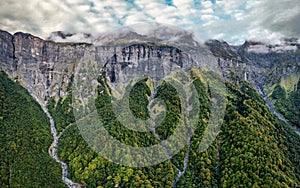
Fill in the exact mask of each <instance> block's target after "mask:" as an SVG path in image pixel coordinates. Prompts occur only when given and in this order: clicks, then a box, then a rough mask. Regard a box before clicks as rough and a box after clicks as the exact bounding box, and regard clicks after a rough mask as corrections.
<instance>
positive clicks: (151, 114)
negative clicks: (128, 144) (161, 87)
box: [147, 85, 191, 187]
mask: <svg viewBox="0 0 300 188" xmlns="http://www.w3.org/2000/svg"><path fill="white" fill-rule="evenodd" d="M157 87H158V85H155V86H154V88H153V92H152V93H151V96H150V98H149V103H148V106H147V108H148V111H149V113H150V119H151V123H152V124H151V125H152V127H151V128H152V134H153V136H154V137H155V138H156V139H158V140H161V139H160V138H159V135H158V134H157V133H156V131H155V127H156V125H155V117H153V113H152V110H151V104H152V102H153V100H154V98H155V95H156V89H157ZM188 116H189V111H188ZM187 135H188V140H187V146H188V151H187V152H186V154H185V157H184V161H183V170H180V169H179V168H178V167H176V166H175V165H174V164H173V163H172V162H171V158H172V156H170V154H169V151H168V149H167V147H165V146H164V145H163V144H162V145H163V146H164V149H165V153H166V156H167V158H168V159H169V161H170V163H171V164H173V166H174V167H175V168H176V170H177V171H178V173H177V176H176V178H175V180H174V181H173V184H172V187H175V186H176V183H177V182H178V181H179V179H180V177H181V176H182V175H183V174H184V173H185V171H186V168H187V165H188V161H189V155H190V145H191V133H190V125H189V126H188V129H187Z"/></svg>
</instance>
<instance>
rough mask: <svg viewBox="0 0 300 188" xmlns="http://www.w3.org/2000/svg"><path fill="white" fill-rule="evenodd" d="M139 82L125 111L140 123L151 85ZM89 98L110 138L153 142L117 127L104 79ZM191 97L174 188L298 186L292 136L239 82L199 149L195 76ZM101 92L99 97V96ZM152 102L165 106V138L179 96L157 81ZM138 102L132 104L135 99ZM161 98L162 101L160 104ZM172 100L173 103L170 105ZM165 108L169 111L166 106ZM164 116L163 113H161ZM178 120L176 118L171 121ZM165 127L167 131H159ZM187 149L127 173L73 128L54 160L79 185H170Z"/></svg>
mask: <svg viewBox="0 0 300 188" xmlns="http://www.w3.org/2000/svg"><path fill="white" fill-rule="evenodd" d="M146 82H147V79H145V80H143V81H141V82H138V83H137V84H136V85H135V86H134V87H133V89H132V90H131V93H130V106H131V109H132V112H133V114H134V115H135V116H137V117H139V118H141V119H146V118H148V117H149V112H148V111H147V108H146V107H147V105H148V100H147V99H148V97H149V96H150V93H151V91H153V88H152V89H151V88H149V85H147V84H146ZM99 83H100V86H99V88H98V91H99V92H98V96H97V99H96V104H97V110H98V114H99V118H100V119H102V121H103V122H105V123H104V124H105V127H106V129H107V130H108V131H109V132H110V134H111V135H113V136H114V137H115V138H118V139H119V140H120V141H122V142H123V143H126V144H129V145H133V146H149V145H152V144H155V143H157V142H158V140H157V139H156V138H155V137H154V136H153V135H152V134H151V132H150V133H140V132H135V131H132V130H129V129H127V128H125V127H124V126H122V125H120V123H119V122H118V120H117V119H116V118H115V116H114V113H113V110H112V106H111V103H110V101H111V99H110V97H111V95H110V92H111V90H110V88H109V87H108V85H107V84H105V78H104V77H102V78H100V79H99ZM194 85H195V86H196V89H197V92H198V95H199V101H200V103H199V105H200V109H201V111H200V114H199V116H200V117H199V123H198V126H197V127H196V130H195V134H194V135H193V137H192V138H191V146H190V150H189V161H188V164H187V169H186V171H185V174H184V175H183V176H182V177H181V178H180V179H179V181H178V182H177V184H176V187H238V186H242V187H263V186H264V187H268V186H271V187H298V186H299V182H300V177H299V174H300V173H299V172H300V166H299V164H300V148H299V145H298V144H297V143H299V141H300V139H299V136H297V135H296V134H295V133H294V132H293V131H292V130H291V129H290V128H289V127H287V125H285V124H284V123H283V122H280V121H279V120H278V119H276V118H275V117H274V115H273V114H272V113H271V112H270V111H269V110H268V108H267V107H266V106H265V105H264V102H263V100H262V99H261V97H260V96H259V95H258V93H257V92H256V91H255V90H254V89H253V88H252V87H251V86H250V85H249V84H248V83H246V82H243V81H241V80H240V79H238V78H237V77H234V76H232V79H231V81H229V82H227V83H226V86H227V88H228V97H227V101H228V104H227V109H226V115H225V119H224V124H223V126H222V129H221V132H220V134H219V136H218V137H217V140H216V141H215V142H214V143H213V144H212V145H211V146H210V147H209V148H208V149H207V150H206V151H205V152H200V151H199V145H200V142H201V138H202V135H203V132H204V130H205V128H206V126H207V122H208V119H209V114H210V105H211V102H210V97H209V86H208V85H207V84H205V81H203V80H202V79H200V78H196V79H195V80H194ZM100 91H105V92H100ZM155 97H160V98H161V99H162V100H164V102H165V103H167V104H169V105H170V106H169V107H168V109H172V110H171V111H170V110H169V113H172V115H170V116H168V115H167V116H166V119H167V121H166V122H169V123H170V122H173V123H171V124H163V126H160V127H159V128H160V131H161V132H160V131H158V133H159V134H160V135H164V134H166V133H168V134H166V135H165V138H167V137H168V136H169V132H170V131H172V130H173V129H174V128H175V127H176V119H175V120H174V119H172V121H170V119H168V118H174V117H176V114H178V111H177V112H176V109H177V110H180V106H179V103H178V102H179V100H180V99H179V98H176V91H175V90H174V89H172V86H171V85H169V84H167V83H163V84H162V85H161V86H159V87H158V88H157V92H156V95H155ZM137 98H138V99H141V100H139V101H138V100H136V99H137ZM167 100H169V102H168V101H167ZM172 101H173V102H172ZM172 106H173V107H172ZM167 114H168V112H167ZM177 118H180V116H177ZM165 130H168V131H165ZM187 152H188V148H187V146H186V147H184V148H183V149H182V150H181V151H180V152H179V153H178V154H177V155H175V156H174V157H173V158H172V159H171V160H167V161H165V162H163V163H160V164H159V165H155V166H151V167H144V168H130V167H125V166H121V165H117V164H115V163H112V162H110V161H108V160H106V159H104V158H102V157H101V156H99V155H97V154H96V153H95V152H93V151H92V150H91V149H90V148H89V147H88V146H87V144H86V143H85V141H84V140H83V139H82V137H81V136H80V134H79V131H78V129H77V127H76V125H72V126H70V127H69V128H68V129H67V130H66V131H65V132H64V133H63V135H62V137H61V138H60V144H59V155H60V157H61V159H62V160H64V161H66V162H67V163H68V165H69V176H70V178H72V179H73V180H74V181H76V182H79V183H81V184H83V185H85V186H87V187H96V186H99V187H101V186H103V187H113V186H116V185H118V186H120V187H130V186H131V187H171V186H172V184H173V182H174V180H175V178H176V176H177V173H178V170H182V169H183V161H184V157H185V155H186V153H187Z"/></svg>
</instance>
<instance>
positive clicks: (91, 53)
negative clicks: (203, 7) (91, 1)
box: [0, 27, 300, 187]
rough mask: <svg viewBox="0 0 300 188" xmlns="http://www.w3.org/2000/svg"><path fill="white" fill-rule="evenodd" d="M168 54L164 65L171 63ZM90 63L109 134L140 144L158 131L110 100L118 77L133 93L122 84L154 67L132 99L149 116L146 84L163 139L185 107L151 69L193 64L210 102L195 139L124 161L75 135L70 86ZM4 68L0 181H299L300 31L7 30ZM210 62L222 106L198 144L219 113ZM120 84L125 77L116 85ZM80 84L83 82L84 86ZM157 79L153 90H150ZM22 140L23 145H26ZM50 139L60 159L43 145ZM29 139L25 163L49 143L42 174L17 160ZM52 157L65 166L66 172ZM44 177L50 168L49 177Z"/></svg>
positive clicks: (161, 73)
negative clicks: (258, 36) (166, 155)
mask: <svg viewBox="0 0 300 188" xmlns="http://www.w3.org/2000/svg"><path fill="white" fill-rule="evenodd" d="M78 41H79V42H78ZM154 59H156V60H157V59H159V61H158V60H157V61H156V60H154ZM167 61H168V62H169V64H165V63H164V62H167ZM94 62H95V63H96V64H97V65H98V66H99V67H100V70H101V71H102V72H101V74H99V75H96V76H98V77H97V78H96V80H94V81H95V82H97V84H95V85H96V86H97V88H96V89H95V91H94V92H93V93H92V94H91V93H89V95H90V94H91V95H93V96H94V97H95V98H96V99H95V100H96V101H97V104H96V108H97V110H98V113H99V118H100V119H102V121H103V122H104V124H105V126H106V128H107V130H109V132H110V133H111V134H112V135H114V136H115V137H116V138H118V139H119V140H121V141H122V142H124V143H126V144H129V145H130V144H131V145H133V146H136V145H138V146H144V145H151V144H154V143H156V141H155V138H154V137H153V138H151V136H150V135H147V134H145V135H143V134H142V135H140V134H137V133H134V132H132V131H129V130H127V129H123V128H121V127H120V124H119V122H118V119H116V117H115V115H114V114H112V113H111V111H112V107H111V106H110V105H108V104H110V103H111V102H110V101H111V100H113V98H114V94H113V91H120V90H118V89H119V88H118V87H121V86H122V88H125V89H122V91H125V92H127V88H126V84H128V83H130V79H131V78H132V77H135V76H137V77H143V76H144V74H145V73H147V74H148V75H150V77H146V78H145V79H144V80H141V81H139V82H138V84H137V85H138V86H136V90H133V91H134V92H132V94H130V95H129V105H131V107H132V109H131V110H132V112H133V114H134V116H136V117H139V118H142V119H143V118H146V119H147V118H149V117H150V114H149V112H148V110H147V106H148V105H149V103H150V102H149V98H151V93H152V94H153V96H154V94H155V96H154V98H155V97H157V98H160V100H163V101H164V102H165V104H167V112H166V114H165V118H166V119H167V120H168V121H167V120H165V121H163V123H165V124H163V125H164V126H162V128H158V129H157V134H158V135H159V137H161V138H163V139H167V138H168V137H169V136H170V134H171V133H173V131H174V127H176V126H177V123H178V121H179V119H180V116H179V115H176V113H179V111H180V110H178V109H180V105H178V101H180V97H179V96H177V94H176V92H175V91H174V88H173V89H172V86H170V85H168V83H163V86H157V88H156V87H154V85H155V83H156V82H155V81H153V80H158V79H162V78H165V77H166V76H167V75H169V74H170V73H172V72H173V71H174V70H184V71H187V72H189V74H190V75H192V77H193V78H194V85H195V88H196V90H197V93H198V95H199V100H201V103H200V104H199V105H200V109H203V111H201V112H199V123H198V126H197V127H196V128H195V134H194V135H193V136H192V137H188V140H189V144H187V146H186V147H184V148H183V149H182V150H180V152H179V153H178V154H176V155H175V156H174V157H173V158H170V159H168V160H166V161H165V162H162V163H160V164H157V165H154V166H151V167H137V168H131V167H126V166H122V165H117V164H114V163H112V162H110V161H109V160H106V159H104V158H103V157H101V156H98V155H97V153H96V152H95V151H93V150H92V149H91V148H89V146H88V145H87V143H85V141H84V139H83V138H82V137H81V136H80V130H79V129H80V128H79V129H78V128H77V127H76V126H74V125H76V117H74V114H73V110H74V109H73V106H72V103H74V102H75V100H74V95H75V94H74V90H75V88H74V87H72V86H74V85H73V84H74V83H76V81H74V78H75V80H76V78H78V75H77V74H76V73H77V70H78V67H80V66H84V65H85V64H89V63H94ZM162 62H163V63H162ZM193 67H196V70H194V69H193ZM0 68H1V71H2V72H1V87H0V89H1V90H0V91H1V92H0V94H1V96H2V98H1V99H2V100H1V101H0V102H1V104H2V109H1V114H0V118H1V119H0V123H1V124H0V127H2V128H1V131H0V132H1V133H2V134H1V136H0V138H1V142H0V143H1V145H3V146H4V145H5V146H6V147H7V148H5V149H4V148H3V150H1V153H0V162H1V163H0V166H1V168H0V173H1V178H0V180H1V186H7V187H9V186H19V185H25V186H29V187H30V185H36V186H44V185H48V186H49V187H53V186H55V185H59V186H62V185H63V184H62V183H65V184H67V185H68V186H69V187H80V186H83V187H97V186H99V187H101V186H103V187H118V186H120V187H127V186H132V187H136V186H138V187H175V186H178V187H179V186H187V187H233V186H244V187H261V186H271V187H272V186H275V187H298V186H300V174H299V172H300V166H299V164H300V162H299V161H300V150H299V146H297V145H298V143H299V141H300V138H299V135H297V134H300V133H299V132H300V131H299V130H300V41H299V40H298V39H295V38H291V39H284V40H282V43H280V44H266V43H263V42H258V41H245V43H244V44H242V45H230V44H228V43H226V42H225V41H218V40H209V41H206V42H205V43H203V44H202V43H200V42H198V41H197V40H196V39H195V37H194V36H193V34H192V33H189V32H186V31H184V30H178V29H175V28H170V27H161V28H152V30H151V31H149V32H146V33H138V32H136V31H130V30H122V31H118V32H112V33H105V34H102V35H98V36H94V35H92V34H87V33H83V34H72V33H64V32H60V31H59V32H53V33H52V34H51V35H50V37H49V38H48V39H46V40H44V39H41V38H39V37H36V36H33V35H31V34H27V33H22V32H18V33H15V34H13V35H12V34H10V33H8V32H6V31H2V30H0ZM200 70H201V71H200ZM210 70H214V71H215V72H217V74H216V75H215V76H214V77H215V78H216V80H218V79H220V80H223V81H222V83H223V84H224V86H225V87H226V110H224V113H225V114H224V120H223V121H222V122H223V125H222V127H221V129H220V132H218V131H217V132H218V136H217V139H216V141H214V142H213V143H212V145H211V146H210V147H209V148H208V149H207V150H206V151H204V152H203V151H201V152H200V151H199V149H198V148H199V142H200V141H201V139H202V137H203V134H204V130H205V128H206V127H207V126H208V124H209V123H208V120H209V118H210V115H209V114H212V112H213V110H212V107H211V102H212V101H213V96H212V95H213V94H212V92H213V91H212V89H211V88H213V86H212V85H213V82H214V81H212V80H211V79H210V77H209V76H208V75H210V74H211V73H210ZM199 71H200V72H199ZM91 75H92V73H91ZM119 83H120V84H123V85H121V86H118V85H117V84H119ZM9 88H14V89H9ZM79 88H81V87H79ZM133 88H134V87H133ZM147 88H148V89H147ZM168 88H169V89H168ZM84 89H85V88H84V86H83V89H79V90H80V92H82V91H83V90H84ZM154 90H155V91H157V92H156V93H153V92H154ZM19 95H20V96H19ZM1 96H0V97H1ZM166 96H167V97H166ZM20 98H24V99H22V100H20ZM25 98H26V99H25ZM136 99H139V100H136ZM23 100H24V103H23ZM138 101H142V102H138ZM83 103H84V104H86V103H88V102H87V101H84V102H83ZM168 105H169V106H168ZM12 106H13V107H12ZM33 106H34V110H31V111H30V112H31V113H30V114H27V113H26V112H25V114H24V116H25V117H24V118H23V120H22V118H19V116H20V117H21V115H20V112H19V111H20V110H18V108H22V110H25V111H26V109H31V108H33ZM170 109H171V110H170ZM18 114H19V115H18ZM35 114H36V116H37V117H35ZM38 114H43V115H38ZM26 115H28V116H30V118H29V120H27V119H26V117H27V116H26ZM27 118H28V117H27ZM38 118H43V119H44V120H38ZM24 119H26V120H24ZM45 119H47V120H45ZM19 121H22V122H25V123H24V125H22V122H19ZM32 121H33V122H35V123H31V122H32ZM44 121H46V122H44ZM48 121H49V122H48ZM36 122H37V123H36ZM168 122H172V123H173V124H172V123H171V124H170V123H168ZM43 123H45V124H46V125H45V124H44V125H42V124H43ZM25 124H26V126H25ZM31 126H32V127H31ZM27 129H28V130H27ZM19 130H24V131H23V133H21V132H22V131H21V132H19ZM32 131H33V132H36V131H41V132H43V134H44V137H45V138H47V139H46V140H47V142H43V143H42V141H37V140H39V138H40V135H39V133H36V135H33V136H32V137H28V136H22V135H23V134H24V135H26V134H30V132H32ZM51 133H52V137H51ZM11 134H13V135H15V136H11ZM8 135H10V136H8ZM52 138H53V139H54V141H53V142H52V144H51V142H50V140H51V139H52ZM146 138H150V140H147V139H146ZM22 139H24V140H23V141H20V140H22ZM28 140H29V141H28ZM137 140H138V141H137ZM22 142H24V143H25V142H26V143H27V142H28V145H26V147H25V146H23V145H22V144H20V143H22ZM30 147H32V148H30ZM28 148H30V149H28ZM53 148H54V149H53ZM48 149H49V151H48V152H49V154H50V156H51V157H52V158H53V159H55V161H56V162H57V163H56V164H55V162H54V161H51V158H50V156H46V155H45V153H47V152H45V150H46V151H47V150H48ZM27 150H30V151H31V150H32V151H34V152H29V154H26V155H24V157H23V158H27V160H28V161H30V164H31V163H32V164H34V162H32V161H31V159H28V158H30V155H31V154H32V155H35V156H37V155H40V154H43V156H41V157H42V158H45V159H46V160H50V161H51V162H49V163H48V164H46V165H44V166H43V167H40V165H37V167H38V169H37V170H39V171H40V172H41V173H40V175H38V174H34V176H33V177H30V175H29V174H30V173H29V172H31V171H34V170H33V169H30V167H29V166H26V165H24V164H22V163H21V162H20V161H21V160H24V159H23V158H22V156H20V155H19V154H18V153H22V151H27ZM37 158H39V157H37ZM186 159H188V160H186ZM25 161H26V160H25ZM57 164H60V165H61V167H62V169H63V175H62V181H60V180H59V179H60V178H59V176H60V173H59V172H58V171H59V169H58V166H57ZM17 165H19V166H17ZM23 166H24V168H23V169H22V167H23ZM45 166H46V167H45ZM20 169H21V170H20ZM48 169H51V170H52V171H51V173H50V174H49V173H48V174H47V173H45V172H47V171H48ZM25 172H26V173H25ZM24 173H25V175H22V174H24ZM39 176H41V177H39ZM45 177H50V179H51V181H49V182H48V183H49V184H47V181H46V179H47V178H45ZM18 178H19V179H18ZM34 182H38V183H36V184H35V183H34ZM75 182H76V183H75Z"/></svg>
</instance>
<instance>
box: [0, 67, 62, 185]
mask: <svg viewBox="0 0 300 188" xmlns="http://www.w3.org/2000/svg"><path fill="white" fill-rule="evenodd" d="M52 139H53V138H52V136H51V132H50V122H49V119H48V117H47V116H46V114H45V113H44V112H43V110H42V109H41V107H40V106H39V105H38V103H37V102H36V101H35V100H34V99H33V98H32V97H31V96H30V94H29V93H28V92H27V91H26V90H25V89H24V88H22V87H21V86H20V85H19V84H17V83H14V82H13V81H11V80H10V79H9V78H8V77H7V75H6V74H5V73H4V72H2V71H1V72H0V187H65V185H64V184H63V183H62V180H61V168H60V166H59V164H57V163H56V162H55V161H54V160H53V159H52V158H51V157H50V156H49V154H48V148H49V146H50V144H51V142H52Z"/></svg>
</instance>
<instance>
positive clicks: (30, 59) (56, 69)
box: [0, 31, 300, 100]
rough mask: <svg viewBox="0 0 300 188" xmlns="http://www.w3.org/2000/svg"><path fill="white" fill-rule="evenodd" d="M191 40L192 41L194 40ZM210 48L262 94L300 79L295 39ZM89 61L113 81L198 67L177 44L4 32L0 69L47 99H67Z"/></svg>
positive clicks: (1, 34) (0, 36) (209, 44)
mask: <svg viewBox="0 0 300 188" xmlns="http://www.w3.org/2000/svg"><path fill="white" fill-rule="evenodd" d="M130 37H131V38H134V34H133V33H131V34H130ZM139 37H140V36H139ZM125 38H126V37H125ZM137 38H138V37H137ZM183 39H186V38H183ZM122 40H124V36H122ZM188 40H192V39H191V38H190V37H189V38H188ZM188 42H190V43H191V42H193V41H188ZM205 45H206V47H208V48H209V50H210V52H209V53H211V54H212V55H213V56H214V57H215V60H216V61H217V63H218V66H219V68H220V70H221V71H222V73H223V75H224V77H225V78H226V77H228V76H229V73H230V72H235V73H236V74H237V75H238V76H240V77H241V78H243V79H244V80H246V81H248V82H250V83H251V84H252V85H253V86H254V88H256V89H258V90H261V91H262V92H266V93H268V92H270V91H268V89H266V88H268V87H267V86H270V87H271V86H272V85H273V84H275V83H276V82H280V79H281V78H282V77H284V76H287V75H296V76H299V66H300V50H299V44H298V43H297V42H295V41H294V40H290V41H286V43H285V44H283V45H273V46H272V45H267V44H263V43H257V42H245V44H243V45H241V46H230V45H228V44H227V43H226V42H220V41H216V40H210V41H207V42H206V43H205ZM203 51H204V49H203ZM86 57H88V59H89V60H90V61H95V62H97V63H98V64H100V67H105V68H106V69H107V72H108V73H109V79H110V81H111V82H114V81H115V79H126V77H127V76H129V75H132V74H139V72H140V73H142V72H143V71H145V70H149V72H150V73H151V74H153V77H157V78H161V77H164V76H165V75H167V74H168V73H169V72H170V71H172V70H174V69H185V68H188V67H189V66H192V65H199V64H198V62H197V61H198V60H197V59H196V60H195V59H193V58H191V57H190V56H189V55H188V54H186V53H184V52H182V51H181V49H178V48H176V47H173V46H156V45H154V44H151V43H147V44H145V43H139V42H137V43H135V44H132V45H129V46H126V47H122V46H111V47H109V46H96V45H93V44H88V43H55V42H53V41H47V40H42V39H40V38H38V37H35V36H32V35H30V34H24V33H15V34H14V35H11V34H9V33H8V32H5V31H0V66H1V68H2V69H3V70H4V71H5V72H7V73H8V74H9V75H10V77H11V78H12V79H15V80H18V81H19V82H20V83H21V84H22V85H23V86H24V87H25V88H26V89H28V90H29V91H30V92H31V93H32V94H34V95H36V96H38V97H39V98H40V99H43V100H46V99H47V98H48V97H50V96H54V97H56V98H59V97H63V96H65V95H66V91H67V85H68V83H69V82H70V77H71V75H72V73H73V71H74V67H75V66H76V65H77V64H78V62H80V61H81V60H82V58H86ZM206 57H207V56H206ZM150 59H162V62H164V61H169V62H172V63H171V64H168V65H167V66H164V67H161V68H159V67H157V66H160V64H159V63H157V64H155V63H154V64H151V63H149V60H150ZM199 59H201V58H199ZM141 60H143V61H141ZM212 61H213V60H207V61H206V60H203V62H204V64H205V63H206V64H210V63H211V62H212ZM138 62H140V63H139V64H138ZM141 62H142V63H141ZM152 62H153V61H152ZM203 62H201V63H202V64H203ZM201 63H200V64H201ZM128 66H129V67H131V68H132V71H131V72H128V71H127V72H124V71H123V70H124V68H125V67H128ZM155 66H156V67H155ZM154 69H155V72H154V73H152V72H151V70H154ZM264 90H265V91H264Z"/></svg>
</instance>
